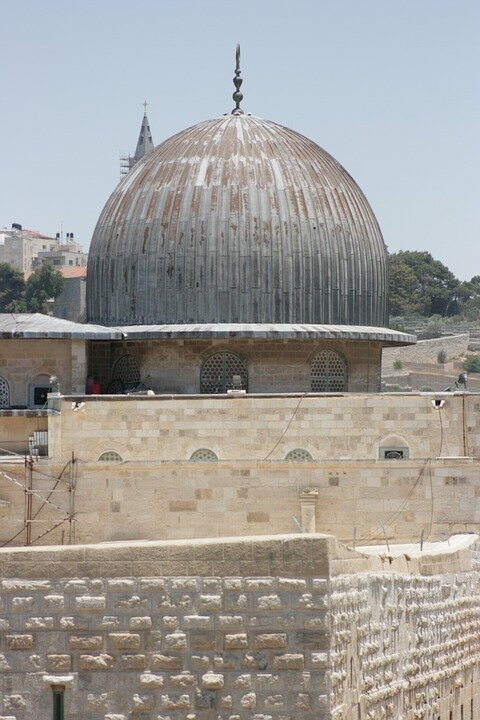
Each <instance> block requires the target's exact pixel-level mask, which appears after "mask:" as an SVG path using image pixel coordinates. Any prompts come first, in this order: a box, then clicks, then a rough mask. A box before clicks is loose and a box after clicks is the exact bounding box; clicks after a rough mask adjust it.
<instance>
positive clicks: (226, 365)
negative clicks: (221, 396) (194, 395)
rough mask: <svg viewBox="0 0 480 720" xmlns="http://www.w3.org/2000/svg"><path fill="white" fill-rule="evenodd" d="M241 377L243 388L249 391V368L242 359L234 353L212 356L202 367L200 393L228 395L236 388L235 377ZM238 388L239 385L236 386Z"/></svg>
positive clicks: (220, 353) (221, 353)
mask: <svg viewBox="0 0 480 720" xmlns="http://www.w3.org/2000/svg"><path fill="white" fill-rule="evenodd" d="M234 375H239V376H240V378H241V386H242V388H243V389H244V390H247V389H248V387H247V386H248V371H247V366H246V364H245V362H244V360H242V358H241V357H239V356H238V355H235V353H232V352H228V351H225V352H218V353H215V354H214V355H210V357H208V358H207V359H206V360H205V362H204V363H203V365H202V370H201V373H200V392H201V393H204V394H217V393H226V392H227V390H230V389H231V388H232V387H233V386H234V380H233V376H234ZM235 386H236V387H237V385H235Z"/></svg>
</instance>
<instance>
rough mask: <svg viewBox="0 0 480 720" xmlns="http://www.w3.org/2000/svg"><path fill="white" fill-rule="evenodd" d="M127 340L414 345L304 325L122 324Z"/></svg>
mask: <svg viewBox="0 0 480 720" xmlns="http://www.w3.org/2000/svg"><path fill="white" fill-rule="evenodd" d="M117 329H118V330H120V331H121V332H122V333H124V334H125V335H126V336H127V338H128V339H129V340H140V339H145V340H156V339H158V340H187V339H192V340H193V339H196V340H198V339H205V340H212V339H231V338H252V339H259V340H307V339H324V340H367V341H368V340H370V341H372V340H374V341H377V342H381V343H382V344H384V345H414V344H415V343H416V342H417V338H416V336H415V335H410V334H408V333H403V332H399V331H398V330H390V328H384V327H369V326H366V325H365V326H364V325H303V324H299V323H293V324H287V323H208V324H195V325H124V326H121V327H118V328H117Z"/></svg>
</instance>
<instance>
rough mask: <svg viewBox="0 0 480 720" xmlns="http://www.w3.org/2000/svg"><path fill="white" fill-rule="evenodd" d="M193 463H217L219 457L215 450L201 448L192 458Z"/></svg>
mask: <svg viewBox="0 0 480 720" xmlns="http://www.w3.org/2000/svg"><path fill="white" fill-rule="evenodd" d="M190 460H191V461H192V462H216V461H217V460H218V457H217V456H216V455H215V453H214V452H213V450H209V449H208V448H200V449H199V450H195V452H194V453H193V454H192V455H191V456H190Z"/></svg>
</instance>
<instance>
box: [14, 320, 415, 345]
mask: <svg viewBox="0 0 480 720" xmlns="http://www.w3.org/2000/svg"><path fill="white" fill-rule="evenodd" d="M0 337H1V338H4V339H7V338H27V339H40V338H48V339H67V340H68V339H70V340H123V339H125V338H126V339H128V340H214V339H224V340H229V339H232V338H239V339H242V338H243V339H248V338H251V339H254V340H308V339H314V340H315V339H318V340H364V341H375V342H380V343H382V345H384V346H389V345H397V346H398V345H413V344H415V343H416V342H417V338H416V336H415V335H410V334H408V333H402V332H399V331H398V330H391V329H390V328H383V327H369V326H366V325H365V326H363V325H302V324H299V323H293V324H286V323H208V324H195V325H180V324H179V325H125V326H122V327H105V326H104V325H93V324H91V323H76V322H72V321H71V320H63V319H62V318H57V317H52V316H50V315H43V314H42V313H0Z"/></svg>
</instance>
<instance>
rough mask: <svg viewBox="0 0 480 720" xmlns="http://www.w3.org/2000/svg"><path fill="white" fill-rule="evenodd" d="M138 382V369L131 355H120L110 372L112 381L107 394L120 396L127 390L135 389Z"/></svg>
mask: <svg viewBox="0 0 480 720" xmlns="http://www.w3.org/2000/svg"><path fill="white" fill-rule="evenodd" d="M139 382H140V368H139V366H138V362H137V360H136V359H135V358H134V357H133V355H122V357H121V358H119V359H118V360H117V362H116V363H115V366H114V368H113V370H112V379H111V381H110V383H109V385H108V387H107V393H108V394H111V395H117V394H118V395H121V394H122V393H124V392H126V391H127V390H131V389H132V388H135V387H136V386H137V385H138V383H139Z"/></svg>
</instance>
